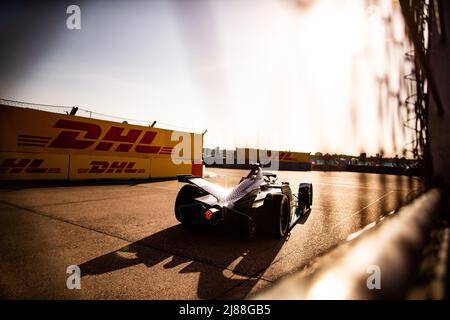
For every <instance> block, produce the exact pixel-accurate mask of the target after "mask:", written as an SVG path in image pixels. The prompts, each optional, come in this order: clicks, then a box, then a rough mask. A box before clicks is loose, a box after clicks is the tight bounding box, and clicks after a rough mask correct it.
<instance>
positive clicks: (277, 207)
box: [263, 194, 291, 239]
mask: <svg viewBox="0 0 450 320" xmlns="http://www.w3.org/2000/svg"><path fill="white" fill-rule="evenodd" d="M263 206H264V211H265V214H266V217H267V218H268V219H267V223H268V224H269V226H270V228H269V229H270V230H271V233H272V235H273V236H274V237H276V238H278V239H282V238H284V237H285V236H286V235H287V234H288V232H289V226H290V223H291V215H290V211H291V210H290V205H289V199H288V197H287V196H286V195H284V194H268V195H267V196H266V198H265V199H264V205H263Z"/></svg>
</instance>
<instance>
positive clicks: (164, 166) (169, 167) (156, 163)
mask: <svg viewBox="0 0 450 320" xmlns="http://www.w3.org/2000/svg"><path fill="white" fill-rule="evenodd" d="M194 170H195V169H194V167H193V164H192V163H189V164H184V163H181V164H174V163H173V162H172V161H171V160H170V159H158V158H155V159H152V160H151V177H152V178H163V177H164V178H165V177H174V176H175V175H177V174H191V173H192V174H194V175H195V172H194Z"/></svg>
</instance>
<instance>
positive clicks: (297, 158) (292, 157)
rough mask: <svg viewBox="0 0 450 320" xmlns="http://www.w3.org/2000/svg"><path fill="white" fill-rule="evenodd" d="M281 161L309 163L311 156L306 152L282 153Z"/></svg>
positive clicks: (280, 155)
mask: <svg viewBox="0 0 450 320" xmlns="http://www.w3.org/2000/svg"><path fill="white" fill-rule="evenodd" d="M279 159H280V161H282V162H304V163H306V162H309V159H310V154H309V153H305V152H290V151H280V152H279Z"/></svg>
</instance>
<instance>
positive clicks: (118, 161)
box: [69, 155, 170, 180]
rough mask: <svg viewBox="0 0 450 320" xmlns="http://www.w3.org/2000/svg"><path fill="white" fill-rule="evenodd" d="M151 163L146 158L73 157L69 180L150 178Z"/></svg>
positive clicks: (71, 158)
mask: <svg viewBox="0 0 450 320" xmlns="http://www.w3.org/2000/svg"><path fill="white" fill-rule="evenodd" d="M150 161H151V159H144V158H124V157H108V156H86V155H72V156H71V157H70V171H69V178H70V180H84V179H114V178H119V179H130V178H149V177H150ZM169 161H170V160H169Z"/></svg>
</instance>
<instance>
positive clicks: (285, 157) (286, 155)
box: [280, 152, 294, 161]
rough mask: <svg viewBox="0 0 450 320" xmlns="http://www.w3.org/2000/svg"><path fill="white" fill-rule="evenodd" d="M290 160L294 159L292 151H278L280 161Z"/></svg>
mask: <svg viewBox="0 0 450 320" xmlns="http://www.w3.org/2000/svg"><path fill="white" fill-rule="evenodd" d="M282 160H284V161H290V160H294V158H292V152H280V161H282Z"/></svg>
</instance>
